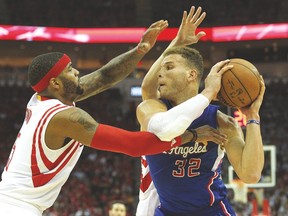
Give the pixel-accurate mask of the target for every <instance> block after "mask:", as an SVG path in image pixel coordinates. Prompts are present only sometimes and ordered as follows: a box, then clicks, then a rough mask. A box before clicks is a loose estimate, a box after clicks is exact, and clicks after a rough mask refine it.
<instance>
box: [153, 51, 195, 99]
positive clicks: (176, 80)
mask: <svg viewBox="0 0 288 216" xmlns="http://www.w3.org/2000/svg"><path fill="white" fill-rule="evenodd" d="M189 71H190V69H189V68H188V66H187V63H186V60H185V59H184V58H183V57H182V56H181V55H179V54H172V55H169V56H166V57H165V58H164V59H163V62H162V64H161V69H160V72H159V77H158V85H159V92H160V96H161V98H165V99H168V100H173V98H177V97H179V96H180V97H181V95H182V94H186V93H185V90H186V87H187V85H188V76H189Z"/></svg>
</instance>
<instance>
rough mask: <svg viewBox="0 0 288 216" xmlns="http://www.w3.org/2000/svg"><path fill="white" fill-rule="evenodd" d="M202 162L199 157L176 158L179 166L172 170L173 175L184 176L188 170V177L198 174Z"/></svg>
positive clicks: (176, 163)
mask: <svg viewBox="0 0 288 216" xmlns="http://www.w3.org/2000/svg"><path fill="white" fill-rule="evenodd" d="M187 162H188V164H187ZM200 164H201V159H199V158H190V159H189V161H188V160H187V159H185V160H176V161H175V165H176V166H177V168H176V169H175V170H173V171H172V175H173V176H174V177H184V176H185V173H186V172H187V176H188V177H195V176H198V175H200V172H197V170H199V168H200ZM186 170H187V171H186Z"/></svg>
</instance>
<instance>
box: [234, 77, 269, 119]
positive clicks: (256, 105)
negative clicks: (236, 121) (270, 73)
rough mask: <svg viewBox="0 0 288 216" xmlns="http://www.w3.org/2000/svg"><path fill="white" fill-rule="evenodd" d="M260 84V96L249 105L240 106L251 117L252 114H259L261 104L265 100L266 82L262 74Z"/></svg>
mask: <svg viewBox="0 0 288 216" xmlns="http://www.w3.org/2000/svg"><path fill="white" fill-rule="evenodd" d="M260 84H261V89H260V93H259V95H258V97H257V98H256V100H255V101H254V102H253V103H252V104H251V105H250V106H248V107H243V108H239V110H240V111H241V112H242V113H243V114H244V115H246V117H247V118H250V115H253V114H257V115H258V113H259V110H260V107H261V104H262V102H263V98H264V93H265V89H266V87H265V82H264V79H263V77H262V76H260Z"/></svg>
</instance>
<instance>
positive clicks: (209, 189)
mask: <svg viewBox="0 0 288 216" xmlns="http://www.w3.org/2000/svg"><path fill="white" fill-rule="evenodd" d="M221 164H222V160H220V163H219V164H218V167H217V169H218V168H219V166H221ZM217 169H216V170H217ZM218 175H219V173H218V172H215V173H214V176H213V177H212V178H211V179H210V181H209V182H208V185H207V189H208V192H209V194H210V206H212V205H213V204H214V202H215V196H214V194H213V192H212V190H211V188H210V187H211V185H212V184H213V181H214V179H215V178H217V177H218Z"/></svg>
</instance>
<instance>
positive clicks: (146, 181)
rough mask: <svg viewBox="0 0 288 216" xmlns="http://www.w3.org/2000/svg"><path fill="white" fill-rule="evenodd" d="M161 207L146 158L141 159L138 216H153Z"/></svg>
mask: <svg viewBox="0 0 288 216" xmlns="http://www.w3.org/2000/svg"><path fill="white" fill-rule="evenodd" d="M159 205H160V201H159V196H158V194H157V190H156V188H155V186H154V183H153V181H152V178H151V175H150V170H149V165H148V163H147V161H146V157H145V156H142V157H141V182H140V190H139V202H138V205H137V211H136V216H153V215H154V212H155V209H156V208H157V207H158V206H159Z"/></svg>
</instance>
